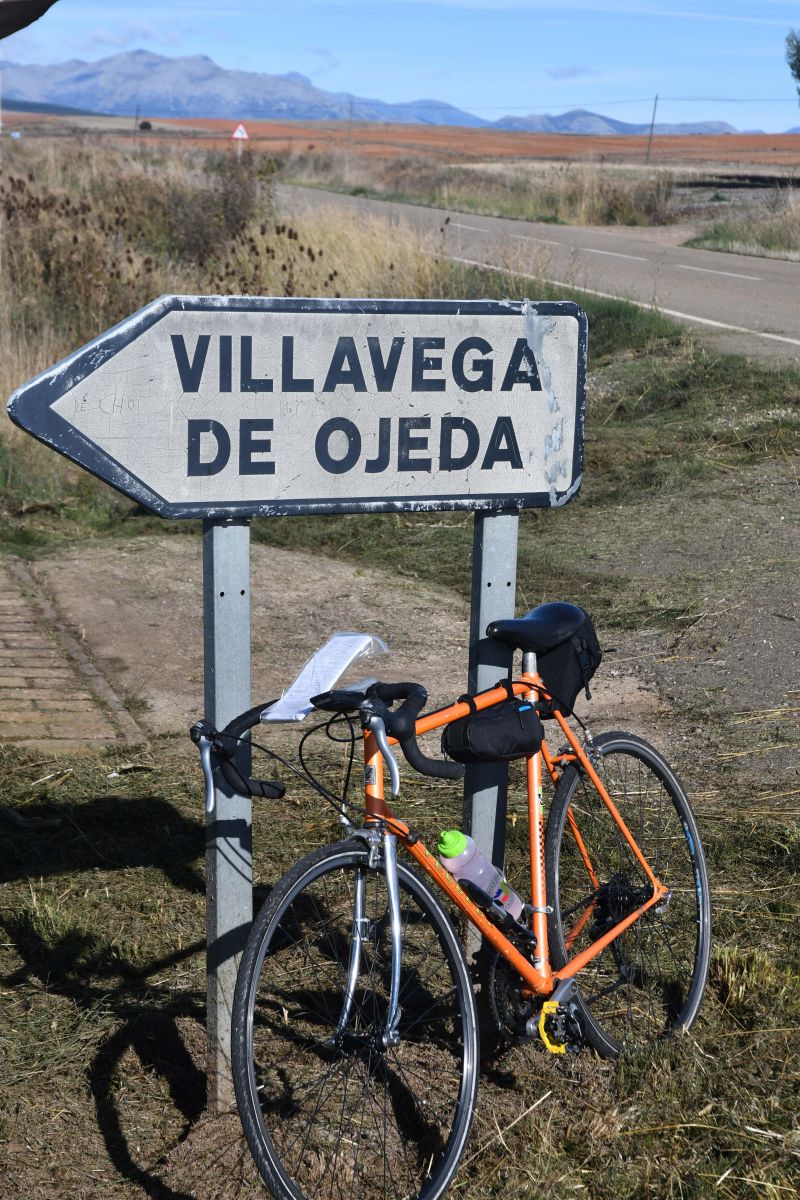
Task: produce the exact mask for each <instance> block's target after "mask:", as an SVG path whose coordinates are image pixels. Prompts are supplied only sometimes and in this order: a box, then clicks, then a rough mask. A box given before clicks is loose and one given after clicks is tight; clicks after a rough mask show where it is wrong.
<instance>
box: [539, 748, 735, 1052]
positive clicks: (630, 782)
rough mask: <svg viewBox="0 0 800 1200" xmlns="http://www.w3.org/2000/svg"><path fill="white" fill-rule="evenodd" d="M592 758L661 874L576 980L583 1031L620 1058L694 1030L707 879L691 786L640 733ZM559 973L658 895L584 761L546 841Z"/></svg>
mask: <svg viewBox="0 0 800 1200" xmlns="http://www.w3.org/2000/svg"><path fill="white" fill-rule="evenodd" d="M591 757H592V763H593V766H594V768H595V770H596V772H597V774H598V776H599V777H600V779H601V780H602V782H603V784H604V786H605V788H606V791H607V792H608V795H609V797H610V798H611V800H612V801H613V803H614V805H615V806H616V808H617V810H618V811H619V813H620V816H621V817H622V819H623V821H624V822H625V824H626V825H627V827H628V829H629V830H630V832H631V833H632V834H633V837H634V839H635V841H636V844H637V845H638V847H639V849H640V850H641V851H642V854H643V855H644V857H645V859H646V860H647V862H648V863H649V865H650V868H651V870H652V871H653V873H654V874H655V876H656V878H657V879H659V880H660V881H661V883H663V884H664V885H665V886H666V887H668V888H669V889H670V890H669V895H668V896H667V897H666V899H665V901H664V902H662V903H659V904H657V905H654V906H653V907H652V908H650V909H649V910H648V911H647V912H646V913H644V914H643V915H642V916H641V917H639V919H638V920H636V921H635V922H634V923H633V924H632V925H631V926H629V927H628V929H627V930H625V932H624V933H622V934H620V935H619V936H618V937H617V938H615V939H614V940H613V941H612V942H611V943H610V944H609V945H608V946H607V947H606V948H605V949H604V950H602V951H601V952H600V953H599V954H598V955H597V957H595V958H593V959H591V961H590V962H589V963H588V965H586V966H585V967H584V968H583V970H581V971H580V973H579V974H578V976H577V983H578V985H579V987H578V1001H577V1003H578V1010H579V1016H580V1019H581V1023H582V1026H583V1032H584V1036H585V1037H586V1039H587V1041H588V1042H590V1043H591V1045H593V1046H594V1047H595V1049H596V1050H597V1051H599V1053H601V1054H603V1055H604V1056H606V1057H608V1058H615V1057H616V1056H617V1055H618V1054H620V1052H621V1051H623V1050H630V1049H635V1048H638V1047H642V1046H644V1045H646V1044H647V1043H650V1042H653V1041H655V1040H657V1039H659V1038H661V1037H663V1036H665V1035H667V1034H669V1033H673V1032H680V1031H682V1030H685V1029H688V1028H689V1026H690V1025H691V1023H692V1021H693V1020H694V1019H695V1017H696V1015H697V1011H698V1009H699V1007H700V1002H701V1000H702V997H703V991H704V989H705V983H706V976H707V974H708V961H709V955H710V950H711V907H710V901H709V892H708V878H707V874H706V864H705V858H704V855H703V849H702V846H701V844H700V837H699V834H698V832H697V825H696V822H695V819H694V815H693V814H692V810H691V808H690V807H689V802H688V800H687V799H686V795H685V793H684V790H683V788H682V786H681V784H680V782H679V780H678V778H677V777H676V775H675V774H674V772H673V771H672V770H671V768H670V767H669V766H668V765H667V763H666V762H665V761H664V759H663V758H661V756H660V755H659V754H658V753H657V751H655V750H654V749H653V747H652V746H650V745H648V743H647V742H645V741H643V740H642V739H641V738H638V737H634V736H633V735H632V734H626V733H607V734H603V735H601V736H600V737H597V738H595V739H594V742H593V745H592V756H591ZM545 862H546V871H547V894H548V900H549V903H550V904H551V905H552V912H551V914H550V916H549V918H548V935H549V941H550V957H551V962H552V966H553V970H554V971H558V969H559V968H560V967H563V966H565V965H566V963H567V962H568V961H569V959H571V958H574V957H575V955H576V954H578V953H580V952H581V951H582V950H585V949H586V948H587V947H588V946H590V945H591V944H592V943H593V942H595V941H597V940H598V938H600V937H602V935H603V934H604V933H605V932H607V931H608V930H610V929H612V928H613V926H614V925H616V924H618V923H619V922H620V921H622V920H624V918H625V917H626V916H628V915H629V914H631V913H633V912H634V911H635V910H636V909H637V908H640V907H641V906H642V905H643V904H645V903H646V902H647V900H648V899H649V898H650V897H651V896H652V887H651V886H650V884H649V882H648V880H647V876H646V875H645V873H644V871H643V870H642V867H641V866H640V864H639V863H638V861H637V860H636V858H635V857H634V855H633V853H632V851H631V849H630V846H629V845H628V843H627V842H626V840H625V839H624V837H623V835H622V832H621V830H620V828H619V826H618V825H617V823H616V822H615V821H614V819H613V818H612V816H611V814H610V812H609V810H608V808H607V806H606V805H605V804H604V802H603V801H602V799H601V797H600V795H599V793H598V792H597V791H596V789H595V787H594V785H593V784H592V782H591V780H590V779H589V778H588V776H587V775H586V773H585V772H584V771H583V770H582V769H581V767H580V766H579V765H577V764H573V765H572V766H570V767H568V768H567V769H566V770H565V771H564V774H563V775H562V777H561V779H560V781H559V784H558V786H557V788H556V792H555V796H554V797H553V803H552V806H551V809H550V814H549V817H548V821H547V831H546V835H545Z"/></svg>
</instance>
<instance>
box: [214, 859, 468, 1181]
mask: <svg viewBox="0 0 800 1200" xmlns="http://www.w3.org/2000/svg"><path fill="white" fill-rule="evenodd" d="M397 866H398V876H399V883H400V899H401V913H402V919H403V955H402V977H401V991H400V1006H401V1018H400V1023H399V1027H398V1032H399V1035H400V1041H399V1044H398V1045H397V1046H395V1047H389V1048H388V1049H387V1048H385V1047H384V1046H383V1045H382V1041H381V1035H382V1033H383V1019H384V1017H385V1013H386V1009H387V998H388V993H389V980H390V961H391V960H390V944H389V934H388V915H387V893H386V880H385V874H384V873H383V871H382V869H381V867H380V866H378V867H370V866H369V851H368V849H367V847H366V846H365V844H364V842H363V840H360V839H352V840H350V841H346V842H342V843H339V844H338V845H333V846H325V847H323V848H321V849H320V850H317V851H315V852H313V853H312V854H309V855H308V856H307V857H306V858H304V859H302V861H300V862H299V863H297V864H296V865H295V866H294V867H292V869H291V870H290V871H289V872H288V873H287V874H286V875H285V876H284V878H283V879H282V880H281V881H280V882H279V883H278V884H276V886H275V887H274V889H273V891H272V893H271V895H270V897H269V899H268V900H267V901H266V903H265V905H264V907H263V908H262V909H261V912H260V913H259V915H258V917H257V919H256V921H255V924H254V926H253V929H252V932H251V934H250V938H249V940H248V943H247V947H246V949H245V951H244V954H243V957H242V962H241V965H240V968H239V974H238V978H237V985H236V992H235V998H234V1004H233V1017H232V1058H233V1075H234V1085H235V1089H236V1098H237V1104H238V1108H239V1114H240V1116H241V1120H242V1125H243V1128H244V1132H245V1135H246V1137H247V1141H248V1143H249V1146H250V1149H251V1152H252V1154H253V1158H254V1159H255V1162H256V1165H257V1167H258V1169H259V1172H260V1174H261V1176H262V1178H263V1180H264V1181H265V1183H266V1184H267V1186H268V1188H269V1189H270V1191H271V1193H272V1195H273V1196H275V1197H276V1198H278V1200H288V1198H291V1200H316V1198H317V1197H320V1196H324V1197H325V1198H326V1200H328V1198H330V1200H345V1197H352V1196H354V1195H357V1196H358V1197H359V1200H377V1198H378V1197H380V1200H386V1198H387V1197H398V1198H399V1197H401V1196H402V1197H409V1198H410V1197H414V1196H416V1197H419V1200H436V1198H437V1197H439V1196H441V1195H442V1194H443V1193H444V1191H445V1189H446V1187H447V1185H448V1184H449V1182H450V1180H451V1179H452V1177H453V1175H454V1173H455V1171H456V1169H457V1167H458V1162H459V1160H460V1158H461V1155H462V1153H463V1150H464V1146H465V1144H466V1141H467V1137H468V1134H469V1130H470V1126H471V1123H472V1116H473V1111H474V1107H475V1097H476V1093H477V1083H478V1025H477V1017H476V1006H475V998H474V995H473V991H472V986H471V982H470V977H469V971H468V968H467V965H466V962H465V960H464V955H463V952H462V950H461V947H460V944H459V942H458V939H457V937H456V934H455V931H454V929H453V926H452V924H451V922H450V919H449V917H448V915H447V913H446V912H445V910H444V908H443V907H442V906H441V904H440V903H439V901H438V899H437V898H436V896H435V895H434V894H433V893H432V892H431V890H430V888H429V887H428V886H427V884H426V883H425V882H424V881H423V880H422V879H420V878H419V877H418V876H417V874H416V873H415V872H414V871H412V870H410V869H409V867H408V866H406V865H405V864H404V863H400V862H398V864H397ZM357 872H364V873H365V875H366V884H365V917H366V919H367V921H368V922H369V925H368V927H367V928H368V942H369V945H368V946H366V947H365V950H364V959H363V960H362V971H361V973H360V976H359V980H358V986H357V989H356V996H355V1003H354V1005H353V1010H352V1012H351V1015H350V1019H349V1022H348V1027H347V1036H346V1038H345V1040H344V1043H343V1044H340V1045H338V1046H337V1047H335V1048H334V1047H332V1046H331V1045H330V1044H326V1039H327V1038H330V1037H331V1035H332V1034H333V1032H334V1030H335V1028H336V1025H337V1021H338V1018H339V1016H340V1014H341V1012H342V1003H343V1001H342V996H343V985H344V982H345V980H346V978H347V970H348V963H349V953H350V942H351V929H352V920H353V887H354V882H355V877H356V873H357Z"/></svg>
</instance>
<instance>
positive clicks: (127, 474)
mask: <svg viewBox="0 0 800 1200" xmlns="http://www.w3.org/2000/svg"><path fill="white" fill-rule="evenodd" d="M585 366H586V317H585V314H584V313H583V312H582V310H581V309H579V308H578V307H577V306H576V305H574V304H571V303H533V302H530V301H519V302H517V301H514V302H499V301H438V300H436V301H405V300H403V301H390V300H296V299H291V300H289V299H285V300H279V299H278V300H274V299H258V298H250V297H230V296H210V297H193V296H165V297H162V298H161V299H159V300H156V301H154V302H153V303H152V304H150V305H148V306H147V307H146V308H144V309H142V310H141V311H140V312H138V313H136V314H135V315H134V316H132V317H130V318H129V319H128V320H127V321H124V322H122V324H120V325H118V326H116V327H115V328H114V329H111V330H109V331H108V332H107V333H105V334H103V335H102V336H101V337H100V338H98V339H97V340H96V341H95V342H92V343H91V344H90V345H88V346H85V347H84V348H83V349H81V350H78V351H76V352H75V353H74V354H72V355H71V356H70V357H69V358H67V359H65V360H64V361H63V362H61V363H59V364H58V365H57V366H55V367H53V368H51V369H50V370H49V371H46V372H45V373H44V374H43V375H40V376H39V377H38V378H36V379H34V380H32V381H31V382H30V383H28V384H26V385H24V386H23V387H21V388H20V389H19V390H18V391H17V392H15V393H14V395H13V396H12V397H11V400H10V402H9V413H10V416H11V418H12V420H13V421H14V422H15V423H16V424H18V425H20V426H21V427H22V428H23V429H26V430H28V432H30V433H32V434H33V435H34V436H35V437H37V438H39V439H40V441H43V442H45V443H47V444H48V445H50V446H52V447H53V448H54V449H56V450H58V451H60V452H61V453H62V454H65V455H66V456H67V457H68V458H71V459H73V460H74V461H75V462H77V463H79V464H80V465H81V466H83V467H85V468H87V470H89V471H91V472H93V473H94V474H95V475H98V476H99V477H100V478H101V479H104V480H105V481H106V482H107V483H109V484H111V485H112V486H113V487H116V488H118V489H119V490H120V491H122V492H124V493H125V494H126V495H128V496H131V497H132V498H134V499H136V500H138V501H139V502H140V503H142V504H144V505H146V506H147V507H149V508H151V509H153V510H154V511H155V512H158V513H160V514H161V515H162V516H165V517H208V518H213V517H224V516H241V517H247V516H269V515H281V514H287V513H312V512H317V513H322V512H358V511H389V510H403V509H405V510H417V511H419V510H425V509H428V510H430V509H448V508H449V509H454V508H469V509H479V508H486V509H491V508H495V509H497V508H507V507H513V508H522V507H530V506H537V507H546V506H551V505H558V504H563V503H565V502H566V501H567V500H569V498H570V497H571V496H572V495H573V494H574V493H575V492H576V491H577V489H578V487H579V486H580V480H581V472H582V451H583V411H584V378H585Z"/></svg>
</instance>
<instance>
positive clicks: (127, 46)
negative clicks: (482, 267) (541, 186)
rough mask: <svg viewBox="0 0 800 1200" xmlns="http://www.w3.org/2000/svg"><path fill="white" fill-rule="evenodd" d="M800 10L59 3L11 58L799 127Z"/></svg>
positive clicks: (477, 102)
mask: <svg viewBox="0 0 800 1200" xmlns="http://www.w3.org/2000/svg"><path fill="white" fill-rule="evenodd" d="M793 25H794V26H795V27H796V28H798V30H800V4H798V2H797V0H763V2H762V3H743V2H738V0H650V2H647V0H606V2H603V0H492V2H489V0H435V2H434V0H275V2H270V0H228V2H227V3H221V2H219V0H217V2H216V3H212V2H210V0H159V2H158V3H155V2H151V0H143V2H142V3H137V4H120V3H116V4H115V3H109V0H105V2H103V3H93V2H85V0H84V2H75V0H58V3H57V4H56V5H55V7H54V8H52V9H51V10H50V11H49V12H48V13H47V14H46V15H45V16H44V17H43V18H42V19H41V20H40V21H38V22H37V23H36V24H35V25H32V26H30V27H29V28H28V29H27V30H25V31H23V32H21V33H18V34H15V35H14V36H12V37H10V38H7V39H6V40H5V41H4V42H2V43H0V57H1V58H5V59H11V60H12V61H15V62H36V63H48V62H61V61H64V60H65V59H68V58H80V59H85V60H88V61H93V60H95V59H98V58H104V57H105V56H107V55H109V54H115V53H119V52H121V51H124V50H133V49H138V48H139V47H144V48H146V49H149V50H153V51H155V52H157V53H161V54H165V55H169V56H178V55H186V54H208V55H209V56H210V57H211V58H213V59H214V60H215V61H216V62H218V63H220V65H221V66H224V67H236V68H241V69H243V70H250V71H264V72H267V73H270V74H282V73H285V72H287V71H300V72H302V74H304V75H307V76H309V78H310V79H311V80H312V81H313V82H314V83H315V84H317V85H318V86H319V87H322V88H325V89H326V90H329V91H347V92H352V93H354V94H355V95H359V96H371V97H377V98H380V99H382V100H391V101H395V102H397V101H404V100H406V101H407V100H415V99H419V98H434V99H438V100H446V101H449V102H450V103H452V104H455V105H457V106H458V107H460V108H465V109H468V110H469V111H470V112H474V113H477V114H479V115H480V116H484V117H487V118H489V119H494V118H497V117H500V116H503V115H505V114H512V115H515V114H524V113H527V112H553V113H558V112H563V111H565V110H566V109H568V108H575V107H586V108H591V109H593V110H595V111H597V112H602V113H606V114H607V115H609V116H614V117H618V118H620V119H621V120H626V121H640V122H641V121H647V120H649V118H650V113H651V110H652V104H653V96H654V95H655V94H656V93H658V95H659V97H660V99H659V107H658V120H659V121H688V120H725V121H729V122H730V124H732V125H735V126H736V127H737V128H739V129H754V128H758V129H765V130H767V131H780V130H784V129H787V128H789V127H790V126H795V125H798V126H800V107H798V103H797V95H796V91H795V85H794V82H793V80H792V79H791V76H790V75H789V71H788V68H787V66H786V62H785V50H784V39H785V37H786V34H787V32H788V30H789V29H790V28H792V26H793Z"/></svg>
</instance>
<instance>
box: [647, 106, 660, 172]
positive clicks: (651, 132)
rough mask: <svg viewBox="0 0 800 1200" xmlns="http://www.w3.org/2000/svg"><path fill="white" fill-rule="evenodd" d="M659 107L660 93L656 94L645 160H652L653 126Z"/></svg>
mask: <svg viewBox="0 0 800 1200" xmlns="http://www.w3.org/2000/svg"><path fill="white" fill-rule="evenodd" d="M657 108H658V94H656V98H655V100H654V101H653V115H652V117H651V118H650V133H649V134H648V136H647V154H646V156H645V160H644V161H645V162H650V151H651V149H652V146H653V126H654V125H655V123H656V109H657Z"/></svg>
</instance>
